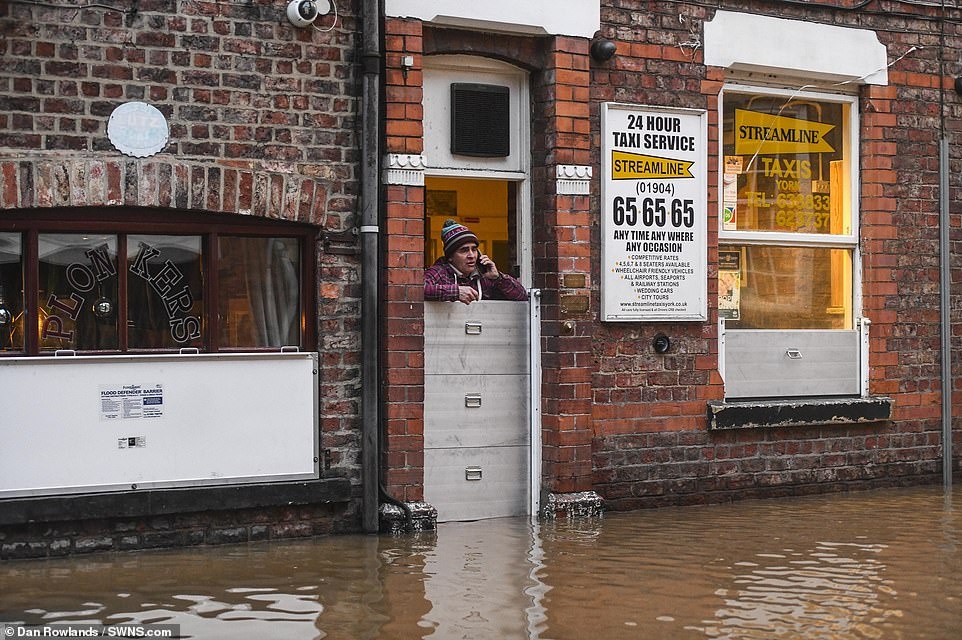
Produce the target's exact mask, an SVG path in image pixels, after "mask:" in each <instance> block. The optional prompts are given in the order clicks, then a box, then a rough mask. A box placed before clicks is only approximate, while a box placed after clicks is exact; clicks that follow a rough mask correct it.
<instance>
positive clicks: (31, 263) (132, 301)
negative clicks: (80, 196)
mask: <svg viewBox="0 0 962 640" xmlns="http://www.w3.org/2000/svg"><path fill="white" fill-rule="evenodd" d="M32 213H33V215H29V214H26V213H20V212H13V213H11V214H10V215H9V217H7V218H5V219H4V220H3V221H2V222H0V352H2V353H3V354H4V355H52V354H55V353H57V352H60V351H68V352H94V353H113V352H120V353H123V352H151V351H179V350H182V349H191V350H194V349H196V350H198V351H225V350H242V351H247V350H273V349H279V348H282V347H297V348H299V349H313V348H314V332H313V331H312V329H311V327H312V324H313V323H311V322H309V321H308V319H307V318H306V316H305V313H306V311H307V310H308V309H310V308H311V303H310V300H311V287H310V286H309V285H308V282H309V280H310V278H311V276H310V271H309V268H308V265H309V264H310V262H309V261H308V260H305V257H308V258H309V257H310V256H312V255H313V245H314V237H315V231H314V230H313V229H312V228H310V227H308V226H306V225H296V224H291V223H283V222H278V221H268V220H259V219H251V220H233V219H227V218H224V217H217V218H216V221H214V222H205V220H207V217H205V216H202V215H199V214H194V215H188V214H181V213H175V214H170V215H168V216H165V221H164V222H145V221H144V217H143V215H142V213H141V212H128V213H126V214H124V213H116V212H111V215H109V216H105V218H104V220H101V221H99V222H98V221H97V220H96V219H94V217H93V216H89V214H87V215H85V216H84V218H83V222H78V221H77V218H74V217H72V216H66V215H65V216H64V217H63V218H60V219H58V217H57V214H56V212H51V211H44V212H32ZM3 226H9V227H10V229H3ZM61 228H67V229H69V230H67V231H64V230H61ZM14 229H15V230H14Z"/></svg>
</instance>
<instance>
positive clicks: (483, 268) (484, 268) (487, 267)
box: [478, 262, 491, 273]
mask: <svg viewBox="0 0 962 640" xmlns="http://www.w3.org/2000/svg"><path fill="white" fill-rule="evenodd" d="M488 271H491V263H490V262H479V263H478V272H479V273H487V272H488Z"/></svg>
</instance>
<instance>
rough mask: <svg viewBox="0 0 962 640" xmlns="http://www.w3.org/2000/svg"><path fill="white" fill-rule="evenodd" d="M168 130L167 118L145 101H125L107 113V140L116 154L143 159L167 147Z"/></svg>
mask: <svg viewBox="0 0 962 640" xmlns="http://www.w3.org/2000/svg"><path fill="white" fill-rule="evenodd" d="M169 136H170V131H169V129H168V127H167V118H165V117H164V114H163V113H161V112H160V110H159V109H157V107H154V106H152V105H149V104H147V103H144V102H127V103H124V104H122V105H120V106H119V107H117V108H116V109H114V111H113V113H111V114H110V120H108V121H107V137H108V138H110V143H111V144H113V145H114V148H116V149H117V151H119V152H121V153H123V154H125V155H128V156H134V157H135V158H146V157H147V156H152V155H154V154H155V153H158V152H160V151H161V150H163V148H164V147H166V146H167V140H168V139H169Z"/></svg>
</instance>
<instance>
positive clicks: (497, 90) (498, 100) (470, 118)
mask: <svg viewBox="0 0 962 640" xmlns="http://www.w3.org/2000/svg"><path fill="white" fill-rule="evenodd" d="M510 97H511V94H510V91H509V90H508V87H500V86H497V85H493V84H465V83H457V84H452V85H451V153H455V154H459V155H462V156H480V157H484V158H504V157H507V156H508V155H510V142H511V135H510V132H509V126H508V125H509V121H510Z"/></svg>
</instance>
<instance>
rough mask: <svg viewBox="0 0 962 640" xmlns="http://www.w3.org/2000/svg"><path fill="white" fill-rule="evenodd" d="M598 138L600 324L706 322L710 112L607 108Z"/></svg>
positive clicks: (603, 109)
mask: <svg viewBox="0 0 962 640" xmlns="http://www.w3.org/2000/svg"><path fill="white" fill-rule="evenodd" d="M602 135H603V142H602V162H601V165H602V222H601V234H602V283H601V306H602V319H603V320H605V321H608V322H618V321H639V320H656V321H657V320H707V319H708V304H707V296H708V292H707V289H708V279H707V261H708V257H707V246H708V245H707V231H708V225H707V211H708V202H707V198H708V196H707V160H708V149H707V143H706V140H707V137H708V117H707V113H706V112H705V111H704V110H695V109H672V108H668V107H651V106H640V105H629V104H618V103H605V104H604V105H602Z"/></svg>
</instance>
